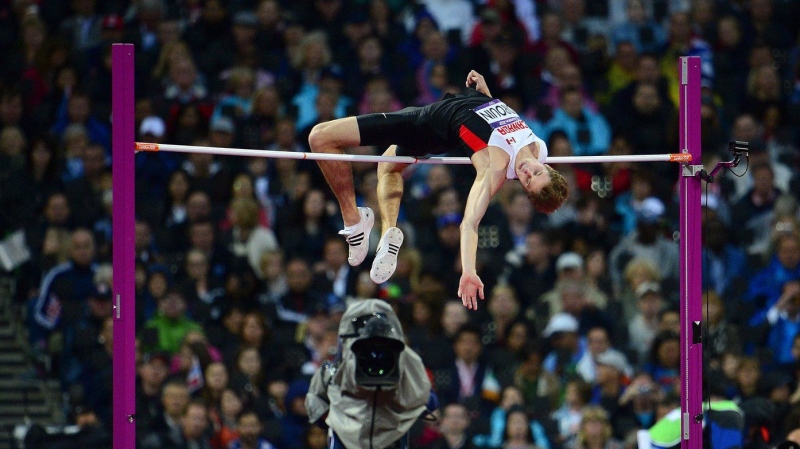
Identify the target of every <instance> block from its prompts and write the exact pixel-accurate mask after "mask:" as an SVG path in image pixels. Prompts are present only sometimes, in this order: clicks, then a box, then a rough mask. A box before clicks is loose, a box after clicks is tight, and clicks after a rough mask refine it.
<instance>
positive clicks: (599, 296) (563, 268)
mask: <svg viewBox="0 0 800 449" xmlns="http://www.w3.org/2000/svg"><path fill="white" fill-rule="evenodd" d="M555 269H556V282H555V286H554V287H553V288H552V289H551V290H549V291H547V292H545V293H543V294H542V296H541V297H540V298H539V302H540V303H542V304H545V305H546V306H547V308H548V313H549V315H548V316H552V315H553V314H556V313H559V312H561V311H562V310H563V309H564V306H563V299H562V297H563V290H564V286H565V285H567V284H568V283H570V282H579V283H581V284H582V287H581V288H582V290H583V296H584V298H585V299H586V301H587V302H588V304H592V305H594V306H595V307H598V308H601V309H603V308H605V307H606V304H607V303H608V298H607V297H606V295H605V293H603V292H602V291H600V290H599V289H598V288H597V287H595V286H593V285H591V284H589V283H587V282H586V281H585V276H586V274H585V271H584V261H583V257H582V256H581V255H580V254H578V253H575V252H572V251H567V252H564V253H562V254H561V255H560V256H558V259H556V264H555Z"/></svg>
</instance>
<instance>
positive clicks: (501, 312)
mask: <svg viewBox="0 0 800 449" xmlns="http://www.w3.org/2000/svg"><path fill="white" fill-rule="evenodd" d="M488 302H489V304H488V305H487V310H488V311H489V315H490V321H489V322H488V324H486V325H485V326H484V334H483V338H481V342H482V343H483V344H484V345H486V346H488V347H489V348H490V349H492V350H493V349H495V348H502V347H505V346H506V343H507V342H506V341H505V335H506V333H507V331H508V328H509V327H510V326H511V323H512V322H513V321H514V320H515V319H516V318H517V317H518V316H519V311H520V307H519V300H518V299H517V295H516V293H515V292H514V289H512V288H511V287H509V286H508V285H503V284H500V285H497V286H495V287H494V288H493V289H492V293H491V295H490V296H489V300H488Z"/></svg>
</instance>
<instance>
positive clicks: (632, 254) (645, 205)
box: [608, 196, 680, 291]
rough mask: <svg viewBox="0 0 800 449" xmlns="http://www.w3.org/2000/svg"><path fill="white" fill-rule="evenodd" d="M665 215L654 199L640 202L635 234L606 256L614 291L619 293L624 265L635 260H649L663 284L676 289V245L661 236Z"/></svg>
mask: <svg viewBox="0 0 800 449" xmlns="http://www.w3.org/2000/svg"><path fill="white" fill-rule="evenodd" d="M665 212H666V208H665V207H664V203H663V202H662V201H661V200H660V199H658V198H656V197H654V196H651V197H649V198H647V199H646V200H645V201H642V204H641V205H640V207H639V208H638V209H637V218H636V230H635V231H634V232H631V233H630V234H629V235H627V236H626V237H624V238H623V239H622V240H620V241H619V243H617V245H616V246H614V248H613V249H612V250H611V253H610V254H609V256H608V261H609V272H610V274H611V282H612V284H613V286H614V289H615V291H621V288H622V280H623V279H622V272H623V269H624V264H625V263H626V262H627V261H629V260H632V259H636V258H638V257H643V258H647V259H649V260H651V261H652V262H653V263H654V264H655V265H656V266H658V267H659V271H660V273H661V278H662V279H663V280H664V282H668V283H674V285H677V281H678V275H679V273H680V264H679V254H678V245H677V244H676V243H675V241H674V240H673V239H672V237H670V238H667V237H666V236H665V235H664V233H663V232H662V220H663V218H664V213H665ZM670 285H672V284H670Z"/></svg>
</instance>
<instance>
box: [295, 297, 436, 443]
mask: <svg viewBox="0 0 800 449" xmlns="http://www.w3.org/2000/svg"><path fill="white" fill-rule="evenodd" d="M339 341H340V343H339V346H340V348H341V349H340V352H339V354H338V356H337V358H336V360H335V361H334V362H331V363H325V364H323V365H322V366H321V367H320V368H319V369H318V370H317V371H316V372H315V373H314V376H313V377H312V379H311V388H310V390H309V393H308V395H307V396H306V409H307V411H308V419H309V422H311V423H315V424H318V425H320V426H323V425H326V426H328V427H330V430H331V432H330V435H331V436H332V438H333V440H332V442H331V446H330V447H332V448H334V449H362V448H363V449H405V448H406V447H408V442H407V440H408V437H407V433H408V431H409V430H410V429H411V427H412V426H413V425H414V423H415V422H416V421H417V419H418V418H419V417H420V416H422V415H423V413H425V412H426V411H430V410H433V409H435V408H436V406H435V404H436V402H437V399H436V397H435V395H434V394H433V393H432V392H431V382H430V380H429V379H428V375H427V373H426V371H425V367H424V365H423V364H422V359H421V358H420V357H419V356H418V355H417V354H416V353H415V352H414V351H413V350H411V349H410V348H409V347H407V346H406V345H405V343H404V335H403V329H402V327H401V326H400V321H399V320H398V318H397V315H396V314H395V312H394V310H392V307H391V306H390V305H389V304H388V303H386V302H385V301H381V300H378V299H367V300H363V301H356V302H354V303H352V304H351V305H350V306H349V307H348V308H347V311H346V312H345V313H344V315H343V316H342V320H341V322H340V324H339Z"/></svg>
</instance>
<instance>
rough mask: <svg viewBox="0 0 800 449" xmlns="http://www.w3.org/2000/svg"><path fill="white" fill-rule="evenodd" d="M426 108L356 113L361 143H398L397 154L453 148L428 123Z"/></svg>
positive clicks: (431, 152) (433, 152)
mask: <svg viewBox="0 0 800 449" xmlns="http://www.w3.org/2000/svg"><path fill="white" fill-rule="evenodd" d="M425 108H426V107H425V106H422V107H408V108H405V109H401V110H399V111H397V112H387V113H385V114H384V113H378V114H366V115H360V116H358V117H356V120H357V122H358V132H359V134H360V135H361V145H375V146H378V147H388V146H390V145H397V155H398V156H413V157H421V156H425V155H426V154H443V153H446V152H448V151H450V150H452V149H454V148H453V143H452V142H448V141H447V139H444V138H442V137H441V136H440V135H439V134H437V133H436V131H435V130H434V129H433V127H432V126H431V125H430V122H429V120H427V119H426V118H427V117H425V115H426V114H424V112H426V111H425ZM383 149H385V148H383Z"/></svg>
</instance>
